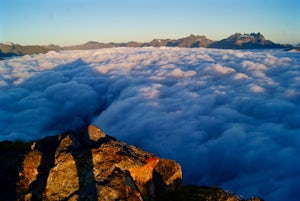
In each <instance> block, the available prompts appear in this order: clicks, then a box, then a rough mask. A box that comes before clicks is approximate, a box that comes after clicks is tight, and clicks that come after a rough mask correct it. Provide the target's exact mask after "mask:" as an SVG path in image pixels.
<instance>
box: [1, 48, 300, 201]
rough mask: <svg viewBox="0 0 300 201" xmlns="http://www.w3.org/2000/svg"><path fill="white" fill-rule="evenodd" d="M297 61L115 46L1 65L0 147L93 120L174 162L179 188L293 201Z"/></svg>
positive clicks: (270, 54) (267, 54) (298, 124)
mask: <svg viewBox="0 0 300 201" xmlns="http://www.w3.org/2000/svg"><path fill="white" fill-rule="evenodd" d="M299 89H300V55H299V53H292V52H283V51H280V50H278V51H274V50H268V51H233V50H217V49H202V48H200V49H180V48H165V47H162V48H151V47H149V48H115V49H101V50H88V51H64V52H60V53H56V52H49V53H47V54H45V55H42V54H41V55H34V56H24V57H17V58H11V59H8V60H4V61H1V62H0V129H1V134H0V140H5V139H10V140H12V139H25V140H31V139H36V138H41V137H43V136H46V135H54V134H57V133H59V132H63V131H65V130H68V129H80V128H81V127H82V126H85V125H86V124H88V123H90V122H92V123H94V124H96V125H97V126H99V127H101V128H102V129H103V130H104V131H105V132H106V133H108V134H110V135H113V136H115V137H117V138H118V139H120V140H122V141H125V142H127V143H130V144H134V145H136V146H139V147H141V148H143V149H145V150H147V151H151V152H154V153H155V154H158V155H159V156H161V157H166V158H172V159H175V160H177V161H178V162H180V163H181V165H182V167H183V174H184V182H185V183H194V184H199V185H220V186H222V187H225V188H226V189H229V190H231V191H234V192H238V193H240V194H242V195H244V196H250V195H257V196H263V197H264V198H265V199H266V200H298V199H299V197H300V193H299V192H298V184H299V182H300V172H299V169H300V159H299V155H300V136H299V134H300V120H299V119H300V90H299Z"/></svg>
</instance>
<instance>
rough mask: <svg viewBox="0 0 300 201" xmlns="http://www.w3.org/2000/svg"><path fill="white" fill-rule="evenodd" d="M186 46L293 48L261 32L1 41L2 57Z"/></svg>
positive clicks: (0, 51)
mask: <svg viewBox="0 0 300 201" xmlns="http://www.w3.org/2000/svg"><path fill="white" fill-rule="evenodd" d="M149 46H153V47H162V46H165V47H185V48H199V47H205V48H218V49H263V48H292V47H293V46H292V45H289V44H278V43H274V42H272V41H270V40H266V39H265V37H264V36H263V35H262V34H261V33H251V34H241V33H235V34H233V35H231V36H229V37H228V38H225V39H222V40H220V41H213V40H210V39H208V38H206V37H205V36H199V35H193V34H192V35H190V36H188V37H185V38H180V39H154V40H152V41H150V42H146V43H139V42H134V41H131V42H127V43H114V42H111V43H101V42H96V41H90V42H87V43H85V44H82V45H74V46H64V47H60V46H58V45H48V46H38V45H32V46H21V45H18V44H14V43H0V58H3V57H9V56H21V55H26V54H38V53H46V52H48V51H51V50H53V51H61V50H89V49H100V48H112V47H149Z"/></svg>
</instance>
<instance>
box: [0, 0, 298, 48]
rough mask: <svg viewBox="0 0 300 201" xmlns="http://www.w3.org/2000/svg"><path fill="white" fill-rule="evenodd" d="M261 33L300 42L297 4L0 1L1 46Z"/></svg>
mask: <svg viewBox="0 0 300 201" xmlns="http://www.w3.org/2000/svg"><path fill="white" fill-rule="evenodd" d="M235 32H240V33H250V32H261V33H262V34H264V35H265V37H266V38H267V39H270V40H273V41H274V42H279V43H300V1H299V0H131V1H129V0H128V1H125V0H0V42H15V43H20V44H23V45H29V44H41V45H47V44H50V43H54V44H59V45H72V44H81V43H85V42H87V41H91V40H93V41H101V42H110V41H114V42H127V41H132V40H134V41H139V42H146V41H150V40H152V39H154V38H179V37H184V36H188V35H190V34H199V35H206V36H207V37H208V38H210V39H214V40H219V39H223V38H226V37H228V36H229V35H231V34H233V33H235Z"/></svg>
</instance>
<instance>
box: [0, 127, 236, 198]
mask: <svg viewBox="0 0 300 201" xmlns="http://www.w3.org/2000/svg"><path fill="white" fill-rule="evenodd" d="M0 164H1V166H0V200H1V201H4V200H6V201H9V200H70V201H71V200H99V201H100V200H101V201H106V200H107V201H110V200H132V201H133V200H157V201H162V200H164V201H167V200H175V201H176V200H178V201H179V200H228V201H229V200H232V201H233V200H240V198H239V197H238V196H235V195H233V194H230V193H228V192H226V191H224V190H222V189H217V188H208V187H196V186H187V187H182V185H181V182H182V173H181V167H180V165H179V164H178V163H176V162H175V161H172V160H168V159H162V158H158V157H157V156H154V155H153V154H151V153H148V152H145V151H143V150H141V149H139V148H137V147H134V146H131V145H127V144H125V143H123V142H120V141H118V140H116V139H115V138H113V137H110V136H108V135H106V134H105V133H103V132H102V131H101V130H100V129H99V128H97V127H95V126H92V125H91V126H89V127H88V128H87V130H86V131H83V132H80V133H74V132H66V133H64V134H61V135H58V136H50V137H46V138H44V139H42V140H38V141H36V142H33V143H24V142H8V141H5V142H1V143H0Z"/></svg>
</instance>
